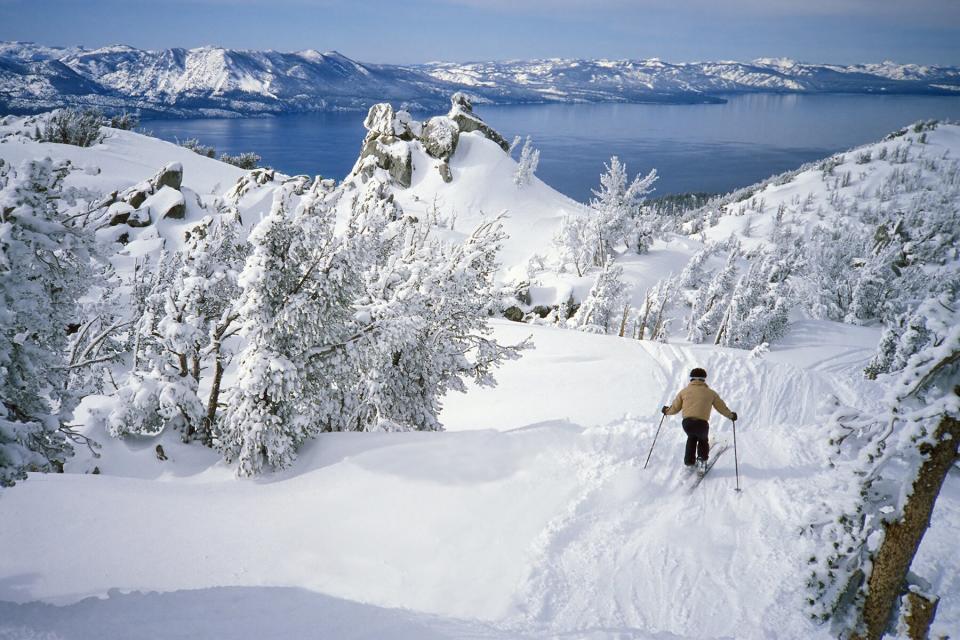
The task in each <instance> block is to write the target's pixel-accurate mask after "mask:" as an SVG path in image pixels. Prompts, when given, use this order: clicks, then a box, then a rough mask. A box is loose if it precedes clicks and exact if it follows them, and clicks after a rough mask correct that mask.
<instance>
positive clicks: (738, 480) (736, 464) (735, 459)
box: [733, 420, 740, 493]
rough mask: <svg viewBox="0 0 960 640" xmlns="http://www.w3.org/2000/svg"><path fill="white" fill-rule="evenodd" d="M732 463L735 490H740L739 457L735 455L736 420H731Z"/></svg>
mask: <svg viewBox="0 0 960 640" xmlns="http://www.w3.org/2000/svg"><path fill="white" fill-rule="evenodd" d="M733 465H734V469H735V470H736V473H737V489H736V490H737V492H738V493H739V492H740V459H739V458H738V457H737V421H736V420H734V421H733Z"/></svg>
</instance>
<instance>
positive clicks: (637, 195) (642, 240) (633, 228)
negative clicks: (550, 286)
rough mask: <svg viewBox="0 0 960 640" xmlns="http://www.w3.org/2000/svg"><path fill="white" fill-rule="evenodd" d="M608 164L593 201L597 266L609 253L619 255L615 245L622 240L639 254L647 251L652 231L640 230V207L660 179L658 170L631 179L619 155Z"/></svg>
mask: <svg viewBox="0 0 960 640" xmlns="http://www.w3.org/2000/svg"><path fill="white" fill-rule="evenodd" d="M604 166H605V167H606V172H604V173H603V174H601V175H600V188H599V189H595V190H594V191H593V195H594V198H593V199H592V200H591V201H590V207H591V208H592V209H593V216H592V220H593V222H594V224H595V226H596V244H597V246H596V249H595V250H594V252H593V264H594V265H596V266H600V265H602V264H603V263H604V262H605V261H606V259H607V257H608V256H612V255H616V250H615V247H616V245H618V244H619V243H621V242H622V243H624V244H625V245H626V246H627V248H628V249H633V250H635V251H636V252H637V253H643V252H644V251H646V250H647V248H648V247H649V243H648V242H647V240H648V239H649V234H648V233H646V231H645V230H643V229H638V224H640V222H639V221H638V219H637V214H638V211H637V209H638V207H639V206H640V204H641V203H642V202H643V201H644V199H645V198H646V196H647V194H649V193H651V192H652V191H653V183H654V182H656V181H657V171H656V169H653V170H651V171H650V173H648V174H647V175H646V176H643V177H641V176H640V175H637V176H636V177H635V178H634V179H633V181H632V182H631V181H629V180H628V178H627V167H626V165H625V164H623V163H622V162H620V159H619V158H618V157H617V156H613V157H611V158H610V164H606V165H604Z"/></svg>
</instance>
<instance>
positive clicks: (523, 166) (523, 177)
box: [513, 136, 540, 187]
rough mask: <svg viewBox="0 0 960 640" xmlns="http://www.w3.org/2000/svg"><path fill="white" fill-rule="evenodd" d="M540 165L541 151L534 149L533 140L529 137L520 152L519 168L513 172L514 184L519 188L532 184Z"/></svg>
mask: <svg viewBox="0 0 960 640" xmlns="http://www.w3.org/2000/svg"><path fill="white" fill-rule="evenodd" d="M539 164H540V151H539V150H538V149H534V148H533V140H532V139H531V138H530V136H527V139H526V141H525V142H524V143H523V148H522V149H521V150H520V159H519V160H518V161H517V168H516V169H515V170H514V172H513V183H514V184H515V185H517V187H522V186H523V185H525V184H530V182H531V181H532V180H533V175H534V174H535V173H536V172H537V165H539Z"/></svg>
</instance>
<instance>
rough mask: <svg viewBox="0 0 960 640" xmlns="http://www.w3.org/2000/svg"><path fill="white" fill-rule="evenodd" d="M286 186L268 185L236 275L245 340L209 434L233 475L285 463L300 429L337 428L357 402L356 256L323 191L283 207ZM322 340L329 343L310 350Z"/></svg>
mask: <svg viewBox="0 0 960 640" xmlns="http://www.w3.org/2000/svg"><path fill="white" fill-rule="evenodd" d="M291 188H292V187H288V186H286V185H285V186H283V187H281V189H280V190H278V191H277V192H276V193H275V194H274V200H273V205H272V207H271V211H270V213H269V215H267V216H266V217H264V219H263V220H262V221H261V222H260V223H259V224H258V225H257V226H256V228H254V230H253V231H252V232H251V233H250V237H249V242H250V245H251V254H250V256H249V257H248V258H247V260H246V263H245V265H244V269H243V271H242V272H241V274H240V278H239V284H240V287H241V291H242V293H241V295H240V299H239V304H238V308H237V313H238V316H239V321H240V325H241V327H242V335H243V336H244V338H245V339H246V345H245V347H244V349H243V351H242V352H241V353H240V356H239V365H238V368H237V375H236V381H235V383H234V385H233V386H232V388H231V389H229V391H228V393H227V403H226V404H227V408H226V410H225V412H224V415H223V417H222V419H221V420H218V422H217V424H215V425H214V444H215V446H216V447H217V448H218V449H220V451H221V452H222V453H223V454H224V457H225V458H226V459H227V461H228V462H229V461H234V460H236V461H237V462H238V468H237V472H238V473H239V474H240V475H255V474H257V473H260V472H261V471H263V469H264V467H266V466H270V467H273V468H276V469H281V468H284V467H287V466H289V465H290V464H291V463H292V462H293V460H294V459H295V458H296V452H297V449H298V448H299V447H300V445H301V444H302V443H303V442H304V441H305V440H306V439H307V438H309V437H311V436H313V435H315V434H317V433H319V432H320V431H324V430H328V431H329V430H336V428H337V427H338V426H339V424H340V421H341V420H342V416H343V415H349V414H351V413H352V412H353V411H355V409H356V403H355V402H353V398H352V393H351V392H352V391H353V388H352V383H353V378H352V375H351V371H350V368H349V363H348V362H347V358H346V357H345V355H344V350H343V347H345V346H346V345H348V344H349V342H350V340H351V339H355V338H353V337H352V335H353V334H354V333H356V329H355V327H354V322H353V316H354V311H353V309H352V308H351V303H352V302H353V301H354V300H356V299H357V298H358V297H359V296H358V294H359V291H360V278H359V275H358V271H359V269H358V267H359V266H360V263H359V261H358V260H355V259H352V258H353V257H354V256H352V255H351V253H352V252H351V251H350V250H349V249H345V248H343V247H342V246H341V245H343V244H344V243H345V241H344V240H343V239H342V238H338V237H335V236H334V233H333V231H334V223H335V212H334V210H333V207H331V206H329V202H328V199H327V198H326V197H325V196H323V195H320V194H316V193H311V194H308V196H307V197H306V198H304V200H303V201H302V202H301V203H300V204H299V205H298V206H297V208H296V210H295V211H290V196H291V195H292V194H291V192H290V189H291ZM321 347H326V348H328V349H329V353H328V354H327V353H325V354H318V355H325V356H326V357H323V358H321V357H315V356H314V355H313V354H312V353H311V352H312V351H313V350H316V349H319V348H321Z"/></svg>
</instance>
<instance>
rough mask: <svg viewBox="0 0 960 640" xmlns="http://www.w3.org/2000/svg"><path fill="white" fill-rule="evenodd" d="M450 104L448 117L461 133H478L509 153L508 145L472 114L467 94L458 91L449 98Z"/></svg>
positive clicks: (471, 105)
mask: <svg viewBox="0 0 960 640" xmlns="http://www.w3.org/2000/svg"><path fill="white" fill-rule="evenodd" d="M450 102H451V103H452V106H451V108H450V113H449V114H448V117H449V118H450V119H451V120H453V121H454V122H456V123H457V127H458V128H459V129H460V132H461V133H468V132H470V131H479V132H480V133H481V134H482V135H483V137H485V138H487V139H488V140H492V141H494V142H496V143H497V144H498V145H500V148H501V149H503V150H504V151H506V152H508V153H509V152H510V143H509V142H507V141H506V140H504V138H503V136H501V135H500V134H499V133H497V132H496V131H494V130H493V129H492V128H491V127H490V126H489V125H488V124H487V123H486V122H484V121H483V120H481V119H480V118H479V117H478V116H477V115H476V114H474V113H473V103H472V102H471V101H470V97H469V96H468V95H467V94H465V93H463V92H461V91H458V92H456V93H455V94H453V97H452V98H450Z"/></svg>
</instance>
